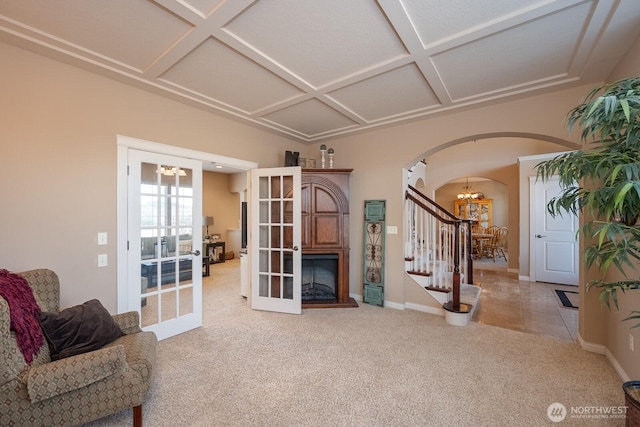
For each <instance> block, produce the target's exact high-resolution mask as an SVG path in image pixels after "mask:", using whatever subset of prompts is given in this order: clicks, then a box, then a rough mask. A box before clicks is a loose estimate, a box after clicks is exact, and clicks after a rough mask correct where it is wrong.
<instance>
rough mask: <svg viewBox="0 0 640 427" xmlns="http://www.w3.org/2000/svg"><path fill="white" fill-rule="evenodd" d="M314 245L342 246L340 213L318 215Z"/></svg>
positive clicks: (316, 217)
mask: <svg viewBox="0 0 640 427" xmlns="http://www.w3.org/2000/svg"><path fill="white" fill-rule="evenodd" d="M314 220H315V227H314V230H315V236H314V239H313V247H316V248H317V247H322V246H328V247H340V246H341V243H342V241H341V233H340V231H341V230H342V226H341V223H340V216H339V215H316V216H315V218H314Z"/></svg>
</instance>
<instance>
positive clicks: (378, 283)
mask: <svg viewBox="0 0 640 427" xmlns="http://www.w3.org/2000/svg"><path fill="white" fill-rule="evenodd" d="M385 205H386V201H385V200H365V202H364V251H363V254H364V269H363V276H364V277H363V282H364V291H363V300H364V302H366V303H367V304H372V305H380V306H382V305H384V250H385V247H384V236H385V229H386V226H385V214H386V206H385Z"/></svg>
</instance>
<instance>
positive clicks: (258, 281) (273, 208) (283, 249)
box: [249, 167, 302, 314]
mask: <svg viewBox="0 0 640 427" xmlns="http://www.w3.org/2000/svg"><path fill="white" fill-rule="evenodd" d="M250 175H251V186H250V190H249V191H250V200H251V209H250V212H251V219H250V220H251V239H250V242H249V247H250V254H251V259H252V260H253V262H252V268H251V308H253V309H257V310H268V311H277V312H282V313H292V314H300V313H301V312H302V288H301V262H302V260H301V258H302V257H301V253H302V250H301V232H300V230H301V229H300V222H301V212H300V206H301V204H300V184H301V169H300V168H299V167H286V168H271V169H253V170H252V171H251V173H250Z"/></svg>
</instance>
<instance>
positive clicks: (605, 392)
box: [91, 260, 624, 427]
mask: <svg viewBox="0 0 640 427" xmlns="http://www.w3.org/2000/svg"><path fill="white" fill-rule="evenodd" d="M238 270H239V269H238V261H237V260H234V261H231V262H229V261H228V262H226V263H223V264H216V265H215V266H212V273H211V277H210V278H208V279H206V280H205V283H206V284H205V286H204V289H205V291H204V295H205V296H204V301H205V307H204V326H203V327H202V328H199V329H197V330H194V331H190V332H187V333H185V334H182V335H179V336H176V337H173V338H170V339H167V340H165V341H162V342H160V343H159V345H158V360H157V367H158V369H157V372H156V378H155V383H154V386H153V388H152V390H151V393H150V394H149V396H148V397H147V399H146V401H145V403H144V405H143V414H144V422H145V425H146V426H152V427H155V426H471V425H473V426H542V425H555V424H553V423H551V422H550V421H549V418H548V417H547V408H548V407H549V405H550V404H552V403H554V402H559V403H562V404H564V405H565V406H566V408H567V409H568V410H570V408H571V407H572V406H575V407H584V406H598V407H601V406H602V407H609V406H620V405H624V397H623V394H622V391H621V384H622V381H621V380H620V378H619V377H618V376H617V374H616V373H615V372H614V370H613V369H612V367H611V366H610V364H609V363H608V362H607V360H606V359H605V358H604V357H603V356H600V355H596V354H593V353H589V352H585V351H583V350H581V349H580V348H579V346H578V345H577V344H575V343H570V342H566V341H561V340H556V339H553V338H550V337H545V336H535V335H527V334H524V333H521V332H517V331H511V330H507V329H500V328H497V327H492V326H487V325H482V324H477V323H471V324H470V325H469V326H466V327H454V326H448V325H447V324H446V323H445V321H444V319H443V318H441V317H438V316H434V315H429V314H425V313H420V312H416V311H411V310H405V311H400V310H394V309H389V308H381V307H374V306H370V305H366V304H361V305H360V307H359V308H351V309H309V310H303V313H302V315H300V316H295V315H285V314H277V313H268V312H261V311H253V310H250V309H249V308H248V307H247V306H246V301H245V300H244V299H243V298H242V297H241V296H240V295H239V276H238V275H239V271H238ZM91 425H92V426H128V425H131V411H124V412H121V413H119V414H116V415H113V416H110V417H107V418H104V419H102V420H99V421H97V422H94V423H92V424H91ZM558 425H576V426H578V425H579V426H585V425H586V426H601V425H614V426H615V425H620V426H622V425H624V420H621V419H617V420H614V419H608V420H602V419H600V420H585V419H575V418H570V417H567V419H566V420H565V421H564V422H562V423H560V424H558Z"/></svg>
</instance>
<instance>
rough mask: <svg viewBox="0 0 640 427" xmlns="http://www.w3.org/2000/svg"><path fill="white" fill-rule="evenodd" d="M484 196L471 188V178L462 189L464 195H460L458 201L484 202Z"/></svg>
mask: <svg viewBox="0 0 640 427" xmlns="http://www.w3.org/2000/svg"><path fill="white" fill-rule="evenodd" d="M483 198H484V194H482V193H478V192H475V191H473V190H472V189H471V187H470V186H469V178H467V185H465V186H464V187H462V193H458V200H465V201H467V202H470V201H471V200H482V199H483Z"/></svg>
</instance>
